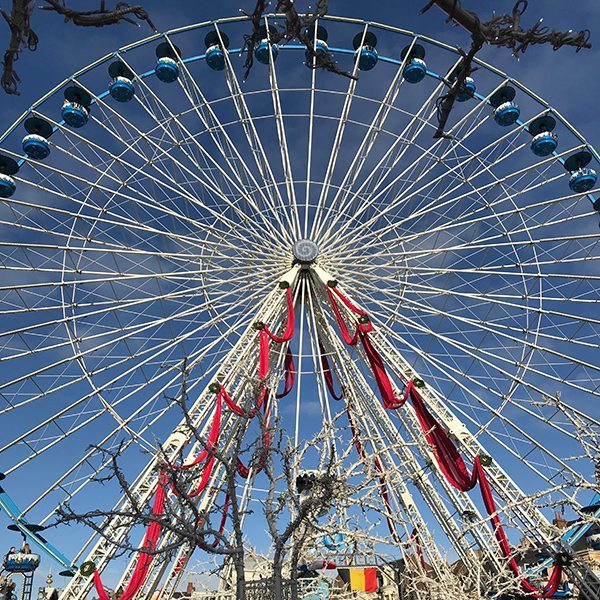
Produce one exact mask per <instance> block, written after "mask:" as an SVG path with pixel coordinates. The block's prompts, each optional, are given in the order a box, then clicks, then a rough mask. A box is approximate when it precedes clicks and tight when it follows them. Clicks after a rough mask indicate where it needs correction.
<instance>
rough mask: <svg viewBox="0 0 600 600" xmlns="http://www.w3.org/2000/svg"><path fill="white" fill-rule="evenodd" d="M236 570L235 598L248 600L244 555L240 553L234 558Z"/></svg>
mask: <svg viewBox="0 0 600 600" xmlns="http://www.w3.org/2000/svg"><path fill="white" fill-rule="evenodd" d="M233 566H234V568H235V597H236V600H246V573H245V569H244V554H243V552H240V553H239V554H235V555H234V557H233Z"/></svg>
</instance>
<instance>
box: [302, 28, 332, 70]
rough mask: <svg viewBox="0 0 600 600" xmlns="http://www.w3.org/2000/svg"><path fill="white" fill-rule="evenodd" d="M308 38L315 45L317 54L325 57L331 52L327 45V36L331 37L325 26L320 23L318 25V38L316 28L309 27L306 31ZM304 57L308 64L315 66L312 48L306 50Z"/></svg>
mask: <svg viewBox="0 0 600 600" xmlns="http://www.w3.org/2000/svg"><path fill="white" fill-rule="evenodd" d="M306 34H307V36H308V39H309V40H311V42H313V43H314V45H315V54H316V55H317V56H320V57H324V56H325V55H326V54H327V53H328V52H329V46H328V45H327V38H328V37H329V33H328V32H327V29H325V27H323V26H321V25H319V26H318V27H317V32H316V39H315V30H314V27H309V29H308V30H307V32H306ZM304 57H305V58H306V63H305V64H306V66H307V67H310V68H312V66H313V55H312V53H311V52H310V50H306V51H305V52H304Z"/></svg>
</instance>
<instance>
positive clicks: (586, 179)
mask: <svg viewBox="0 0 600 600" xmlns="http://www.w3.org/2000/svg"><path fill="white" fill-rule="evenodd" d="M591 160H592V155H591V153H590V152H588V151H587V150H581V151H579V152H576V153H575V154H572V155H571V156H569V158H567V160H565V169H566V170H567V171H569V172H570V173H571V176H570V177H569V187H570V188H571V190H572V191H573V192H575V193H576V194H585V193H586V192H589V191H590V190H591V189H592V188H593V187H594V185H596V180H597V176H596V171H594V169H591V168H587V166H588V165H589V164H590V161H591Z"/></svg>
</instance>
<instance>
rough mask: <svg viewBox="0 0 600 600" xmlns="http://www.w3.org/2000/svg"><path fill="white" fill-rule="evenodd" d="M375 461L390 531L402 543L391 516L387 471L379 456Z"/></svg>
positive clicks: (398, 542)
mask: <svg viewBox="0 0 600 600" xmlns="http://www.w3.org/2000/svg"><path fill="white" fill-rule="evenodd" d="M373 462H374V463H375V468H376V469H377V472H378V473H379V474H378V477H379V495H380V496H381V499H382V500H383V503H384V504H385V508H386V515H385V520H386V521H387V526H388V529H389V531H390V535H391V536H392V539H393V540H394V542H396V544H400V543H401V542H402V540H401V539H400V536H399V535H398V532H397V531H396V526H395V525H394V522H393V521H392V517H391V515H392V514H393V510H392V504H391V502H390V494H389V492H388V487H387V482H386V479H385V471H384V470H383V466H382V464H381V461H380V460H379V457H378V456H376V457H375V458H374V459H373Z"/></svg>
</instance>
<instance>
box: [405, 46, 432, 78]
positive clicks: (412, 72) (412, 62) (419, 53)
mask: <svg viewBox="0 0 600 600" xmlns="http://www.w3.org/2000/svg"><path fill="white" fill-rule="evenodd" d="M400 57H401V58H402V60H406V64H405V65H404V69H402V76H403V77H404V79H405V80H406V81H407V82H408V83H419V82H420V81H423V79H424V78H425V75H427V64H426V63H425V60H424V59H425V48H423V46H421V45H420V44H413V45H412V47H411V46H406V47H405V48H404V49H403V50H402V52H401V53H400Z"/></svg>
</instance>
